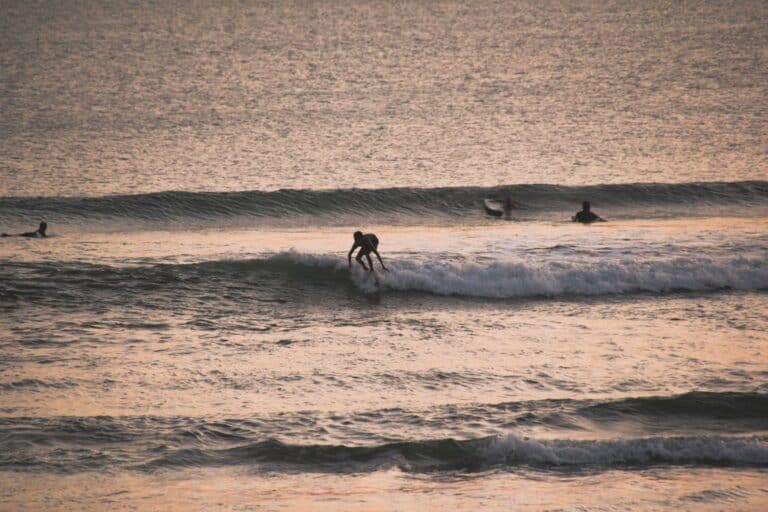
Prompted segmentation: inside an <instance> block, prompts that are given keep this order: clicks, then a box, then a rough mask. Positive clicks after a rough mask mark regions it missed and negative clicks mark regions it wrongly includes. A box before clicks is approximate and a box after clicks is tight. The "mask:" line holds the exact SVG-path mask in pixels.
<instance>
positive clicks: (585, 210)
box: [571, 201, 605, 224]
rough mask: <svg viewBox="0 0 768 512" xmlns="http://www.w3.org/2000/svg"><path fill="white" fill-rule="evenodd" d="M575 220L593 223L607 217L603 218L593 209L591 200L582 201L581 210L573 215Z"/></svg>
mask: <svg viewBox="0 0 768 512" xmlns="http://www.w3.org/2000/svg"><path fill="white" fill-rule="evenodd" d="M571 220H572V221H573V222H581V223H582V224H591V223H592V222H605V219H603V218H601V217H600V216H599V215H597V214H596V213H595V212H593V211H592V207H591V205H590V204H589V201H584V202H583V203H581V211H580V212H576V215H574V216H573V217H571Z"/></svg>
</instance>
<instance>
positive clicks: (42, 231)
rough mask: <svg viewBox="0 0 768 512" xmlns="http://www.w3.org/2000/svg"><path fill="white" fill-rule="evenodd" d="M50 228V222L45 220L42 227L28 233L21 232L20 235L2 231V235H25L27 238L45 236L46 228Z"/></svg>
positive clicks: (41, 224)
mask: <svg viewBox="0 0 768 512" xmlns="http://www.w3.org/2000/svg"><path fill="white" fill-rule="evenodd" d="M46 229H48V224H46V223H45V222H41V223H40V227H39V228H37V231H28V232H27V233H19V234H18V235H9V234H8V233H2V234H0V236H3V237H5V236H23V237H27V238H38V237H39V238H45V237H46V234H45V230H46Z"/></svg>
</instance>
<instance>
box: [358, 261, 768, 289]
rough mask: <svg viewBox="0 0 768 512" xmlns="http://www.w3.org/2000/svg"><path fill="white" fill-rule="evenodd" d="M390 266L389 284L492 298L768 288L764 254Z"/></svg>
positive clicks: (383, 275) (361, 282) (384, 282)
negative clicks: (743, 256) (643, 259)
mask: <svg viewBox="0 0 768 512" xmlns="http://www.w3.org/2000/svg"><path fill="white" fill-rule="evenodd" d="M390 267H391V272H379V273H378V280H379V282H380V284H381V287H383V288H384V289H390V290H399V291H423V292H429V293H435V294H438V295H459V296H473V297H490V298H514V297H531V296H546V297H552V296H562V295H606V294H622V293H637V292H655V293H661V292H670V291H678V290H688V291H709V290H719V289H736V290H756V289H765V288H768V263H766V260H765V259H761V258H733V259H728V260H720V261H718V260H715V259H709V258H697V259H683V258H676V259H672V260H666V261H664V260H662V261H644V262H642V261H641V262H638V261H632V260H625V261H588V262H545V263H536V262H530V263H501V262H499V263H492V264H490V265H481V264H476V263H462V264H456V263H444V264H443V263H411V262H393V263H392V264H391V265H390ZM353 279H354V281H355V283H356V284H357V285H358V286H359V287H360V288H361V289H363V290H364V291H372V290H374V289H375V288H376V287H375V286H374V283H373V280H372V279H369V278H366V277H365V276H364V275H363V274H362V273H360V274H354V275H353Z"/></svg>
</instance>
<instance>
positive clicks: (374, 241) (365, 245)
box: [347, 231, 389, 272]
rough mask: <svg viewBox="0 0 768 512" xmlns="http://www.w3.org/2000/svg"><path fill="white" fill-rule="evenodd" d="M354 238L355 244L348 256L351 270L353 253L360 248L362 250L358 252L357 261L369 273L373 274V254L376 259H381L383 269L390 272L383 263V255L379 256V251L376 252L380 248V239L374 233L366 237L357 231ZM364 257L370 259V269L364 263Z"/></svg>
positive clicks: (367, 234)
mask: <svg viewBox="0 0 768 512" xmlns="http://www.w3.org/2000/svg"><path fill="white" fill-rule="evenodd" d="M353 236H354V237H355V243H354V244H352V248H351V249H350V250H349V254H348V255H347V260H348V262H349V268H352V253H353V252H355V249H357V248H358V247H359V248H360V250H359V251H358V252H357V256H356V257H355V259H356V260H357V262H358V263H359V264H360V265H362V266H363V268H364V269H365V270H367V271H368V272H373V260H372V259H371V253H374V254H375V255H376V257H377V258H379V263H381V268H383V269H384V270H386V271H387V272H389V269H388V268H387V267H385V266H384V262H383V261H381V255H379V251H377V250H376V249H377V248H378V247H379V239H378V238H377V237H376V235H374V234H373V233H366V234H365V235H364V234H363V233H362V231H355V233H354V235H353ZM363 256H365V257H366V258H367V259H368V267H370V268H368V267H366V266H365V262H363Z"/></svg>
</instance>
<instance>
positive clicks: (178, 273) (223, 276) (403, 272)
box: [0, 252, 768, 300]
mask: <svg viewBox="0 0 768 512" xmlns="http://www.w3.org/2000/svg"><path fill="white" fill-rule="evenodd" d="M388 265H389V269H390V271H389V272H383V271H377V272H376V275H375V276H371V275H370V274H368V273H367V272H364V271H362V269H360V268H358V267H356V266H355V267H353V270H352V271H351V272H350V271H349V270H348V269H347V263H346V261H345V260H344V259H343V258H340V257H337V256H329V255H315V254H304V253H299V252H282V253H278V254H275V255H273V256H270V257H266V258H261V259H245V260H219V261H209V262H202V263H193V264H161V265H152V266H146V267H125V268H115V267H110V266H107V265H93V264H80V263H72V264H63V263H55V264H51V263H19V262H8V263H7V266H8V271H9V273H10V274H9V275H13V276H14V277H13V279H10V280H9V281H8V282H7V283H6V285H7V286H6V287H5V288H4V290H3V291H2V292H0V299H10V300H17V299H21V298H23V297H24V296H26V295H29V296H33V295H41V297H42V296H44V295H46V294H53V295H55V294H57V293H72V292H77V291H80V292H83V293H87V292H89V291H92V289H98V290H102V291H105V290H106V291H108V290H111V289H115V290H119V292H120V293H123V294H124V293H129V292H131V291H137V292H142V293H146V292H152V291H153V290H157V291H167V290H168V289H169V287H173V286H178V287H182V288H184V289H185V290H186V291H192V290H194V289H195V288H200V289H202V290H204V289H206V287H209V286H217V287H220V286H222V285H224V283H231V286H229V288H230V289H237V288H238V287H245V289H247V290H248V291H249V293H258V291H259V289H266V288H268V286H269V283H275V282H281V283H283V284H284V283H285V282H286V281H289V282H288V286H291V287H294V288H301V289H305V288H307V287H310V288H311V287H320V288H323V289H324V290H326V291H327V290H333V289H338V288H339V287H350V286H352V287H354V288H356V289H357V290H359V291H360V292H363V293H427V294H433V295H441V296H456V297H476V298H489V299H516V298H537V297H569V296H601V295H616V294H635V293H657V294H664V293H677V292H714V291H722V290H766V289H768V262H767V260H766V259H765V258H764V257H760V255H752V256H740V257H731V258H720V259H716V258H709V257H704V256H700V257H676V258H673V259H653V260H646V261H638V260H634V259H607V258H604V259H600V260H595V261H582V262H578V261H570V262H566V261H548V262H547V261H544V262H524V263H523V262H491V263H487V264H484V263H477V262H463V263H461V262H447V263H444V262H437V263H435V262H412V261H396V260H390V261H389V262H388ZM11 271H13V272H12V273H11ZM281 286H282V285H281ZM171 289H172V288H171Z"/></svg>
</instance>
